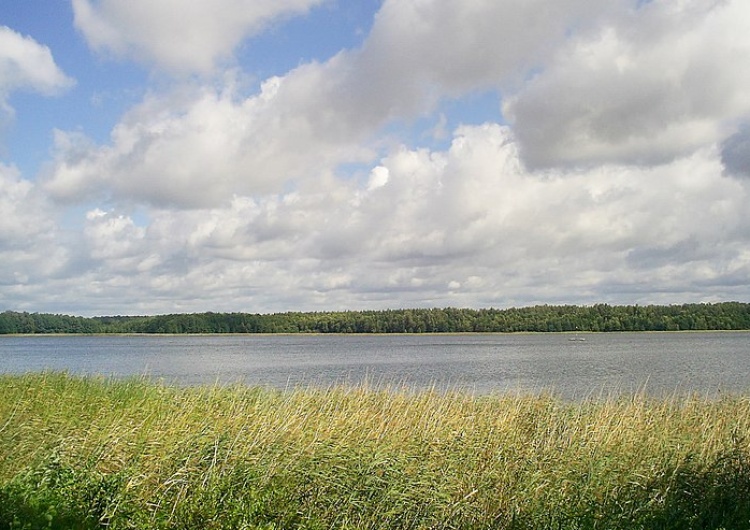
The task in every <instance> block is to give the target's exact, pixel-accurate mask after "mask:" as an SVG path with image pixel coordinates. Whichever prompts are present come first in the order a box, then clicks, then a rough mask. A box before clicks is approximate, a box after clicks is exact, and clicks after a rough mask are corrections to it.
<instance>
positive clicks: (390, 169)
mask: <svg viewBox="0 0 750 530" xmlns="http://www.w3.org/2000/svg"><path fill="white" fill-rule="evenodd" d="M318 3H319V2H311V1H302V0H300V1H289V2H268V3H263V2H260V3H258V2H253V3H251V4H252V6H250V5H249V4H248V3H247V2H242V1H240V0H234V1H230V0H227V1H226V2H222V4H221V6H217V4H216V3H207V2H206V3H202V2H197V3H195V5H194V6H193V7H192V8H191V9H188V10H186V11H185V13H184V18H183V19H182V20H181V24H180V27H175V24H174V23H173V22H172V19H171V18H170V17H169V16H168V15H170V14H171V13H172V12H173V11H174V9H175V6H174V5H172V3H171V2H168V1H162V2H149V3H143V2H116V1H114V0H102V1H100V2H92V1H89V0H74V1H73V7H74V10H75V16H76V26H77V27H78V28H79V30H80V31H81V32H82V34H83V35H84V36H85V38H86V41H87V42H88V43H89V45H90V46H91V48H92V49H93V50H94V51H96V52H102V51H104V52H109V53H112V54H113V55H114V56H116V57H119V58H134V59H135V60H137V61H144V62H145V63H146V64H148V65H149V66H150V67H151V68H155V69H157V70H158V71H161V73H163V74H164V75H167V76H172V77H171V81H170V82H167V83H163V84H159V83H155V84H154V85H153V86H152V87H151V88H150V89H149V90H148V93H147V95H146V96H145V97H144V98H143V99H142V101H140V102H139V103H138V104H137V105H135V106H133V107H132V108H131V109H129V110H128V111H127V112H126V113H125V114H124V115H123V116H122V117H121V119H120V120H119V123H117V124H116V125H115V126H114V127H113V128H112V131H111V134H110V138H109V140H108V141H106V142H103V143H102V142H96V141H94V140H92V139H91V138H90V137H88V136H87V135H86V134H85V132H82V131H63V130H58V131H56V132H55V140H54V145H53V147H52V155H51V160H50V162H49V164H48V165H47V167H46V169H45V170H44V171H43V172H42V174H41V175H40V176H39V177H38V178H37V179H35V180H31V179H24V178H22V177H21V176H19V175H18V174H17V172H14V169H13V168H12V167H10V166H9V167H5V168H4V169H3V173H2V176H3V178H2V180H0V185H1V187H0V211H2V213H3V217H4V220H3V222H5V223H8V226H9V230H11V231H12V230H15V231H17V232H18V233H20V234H24V235H23V236H22V237H19V238H18V240H17V241H15V242H14V241H12V240H10V239H9V240H7V241H6V240H3V241H2V245H3V247H2V248H3V250H2V252H3V253H4V254H5V253H6V252H8V253H10V254H8V255H10V256H14V258H13V259H11V260H4V261H3V262H2V265H0V269H2V275H3V277H5V278H15V280H12V281H10V283H8V284H7V285H6V287H4V289H6V290H7V292H8V293H12V296H13V298H12V299H13V300H15V305H16V306H17V307H15V308H17V309H24V308H31V309H48V310H59V311H67V312H76V313H87V314H111V313H113V312H127V313H156V312H173V311H203V310H219V311H229V310H243V311H264V312H265V311H284V310H313V309H363V308H382V307H404V306H421V307H424V306H447V305H451V306H473V307H484V306H495V307H507V306H510V305H526V304H532V303H595V302H611V303H676V302H693V301H719V300H727V299H746V298H747V297H748V295H750V246H749V245H748V243H750V242H749V241H748V239H750V236H749V235H748V234H750V219H748V214H747V212H748V211H750V209H749V208H748V206H749V204H748V201H749V200H750V198H749V197H748V183H749V182H750V181H748V179H747V177H748V176H749V175H750V169H748V160H750V148H749V147H748V146H749V145H750V143H749V142H748V123H750V96H749V95H748V91H747V89H746V87H747V86H748V85H749V83H748V82H750V6H748V5H747V4H746V3H745V2H742V1H740V0H733V1H732V0H726V1H710V0H685V1H681V2H668V1H658V0H655V1H652V2H646V3H644V2H636V1H625V0H611V1H606V2H591V1H586V0H565V1H559V2H549V1H543V0H534V1H530V2H523V3H519V2H510V1H508V2H505V1H501V2H498V1H489V0H471V1H466V2H449V1H444V0H429V1H416V0H414V1H412V0H408V1H405V0H398V1H388V0H387V1H385V2H384V3H383V4H382V5H381V6H380V8H379V10H378V12H377V14H376V15H375V18H374V20H373V24H372V28H371V30H370V32H369V34H368V35H367V37H366V38H365V39H364V41H363V42H362V45H361V46H360V47H358V48H356V49H341V50H340V51H339V52H338V53H336V54H335V55H333V56H331V57H330V58H329V59H327V60H325V61H321V62H309V63H302V64H299V65H298V66H297V67H296V68H293V69H291V70H290V71H288V72H287V73H285V74H284V75H280V76H276V77H271V78H268V79H264V80H262V81H261V82H259V83H258V84H257V88H255V85H252V84H250V85H248V84H247V83H246V82H245V81H246V77H247V75H248V72H246V71H243V65H241V64H238V63H237V60H236V57H233V53H234V52H235V51H236V50H237V48H238V46H240V44H241V43H242V42H244V41H246V40H247V39H248V38H249V37H251V36H253V35H255V34H258V33H260V32H263V31H264V30H266V28H268V27H270V26H272V25H273V24H275V23H281V22H279V21H280V20H284V19H286V18H287V17H291V16H304V14H305V13H307V12H308V11H309V10H311V9H314V8H315V7H316V6H317V5H318ZM191 5H192V4H191ZM219 7H221V9H220V8H219ZM186 35H190V38H187V36H186ZM0 49H1V48H0ZM26 70H28V71H29V72H32V71H34V70H35V69H34V67H33V61H32V62H28V64H27V66H26ZM185 73H188V74H196V73H197V74H200V76H202V77H199V78H195V77H192V78H189V79H186V78H185V77H184V75H185ZM45 79H46V78H45ZM50 79H53V81H47V84H48V85H49V86H50V87H53V88H59V87H62V86H64V85H65V78H64V77H62V78H60V77H59V76H58V77H54V76H53V77H51V78H50ZM35 83H37V85H35V86H39V87H44V86H47V85H45V84H44V83H42V82H39V81H36V82H35ZM19 86H20V85H19ZM249 87H250V88H249ZM10 88H11V89H16V86H15V85H14V86H13V87H10ZM478 92H483V93H487V92H490V93H492V94H495V97H496V101H497V108H498V109H499V110H500V111H501V112H502V116H503V119H502V120H501V121H499V122H498V121H485V122H474V123H461V121H460V119H459V120H455V119H454V120H453V121H452V122H451V123H450V124H447V123H445V120H444V119H443V126H444V127H450V135H449V137H450V141H449V143H447V144H444V145H443V144H438V143H433V142H432V141H431V140H430V141H428V140H424V138H425V136H424V135H425V134H427V130H426V129H425V130H423V131H420V133H421V134H422V135H421V136H420V135H416V137H415V135H414V134H413V133H410V132H408V131H410V130H411V131H413V130H414V128H418V127H420V126H419V124H420V123H423V122H430V124H431V125H430V127H432V126H433V125H434V123H435V119H436V117H437V116H438V115H440V114H441V113H443V112H444V111H445V109H446V108H448V107H451V108H453V107H456V106H460V104H461V102H462V101H464V100H465V99H467V98H470V97H471V96H472V95H473V94H476V93H478ZM443 118H444V114H443ZM410 128H411V129H410ZM19 201H20V202H21V203H22V204H23V203H25V204H27V205H30V206H33V205H41V204H42V203H43V204H44V208H46V209H47V210H46V211H52V212H55V213H54V214H50V215H49V216H42V219H41V220H40V222H38V223H33V222H32V221H31V220H30V219H28V215H29V213H28V212H29V211H30V208H29V207H24V208H16V207H15V206H13V205H14V204H17V203H18V202H19ZM35 201H38V202H35ZM41 207H42V206H36V208H41ZM32 211H33V209H32ZM38 211H41V210H38ZM70 212H78V213H77V214H76V215H74V221H73V222H71V221H70V220H69V218H70V216H71V215H72V214H71V213H70ZM66 216H67V217H66ZM65 219H68V220H67V221H66V220H65ZM29 224H35V225H36V226H37V230H36V231H29V230H28V229H24V228H23V227H24V226H27V225H29ZM39 227H41V228H39ZM14 245H15V247H14ZM14 248H16V249H17V250H13V249H14ZM42 249H44V250H42ZM13 252H15V254H13ZM35 252H36V253H37V254H34V253H35ZM44 256H54V259H51V260H49V259H45V257H44ZM37 261H38V262H40V263H41V262H44V263H46V264H47V265H46V269H43V270H42V268H40V267H39V266H38V265H36V263H37ZM32 264H33V265H32ZM25 270H32V271H36V272H33V274H28V273H25V272H23V271H25ZM44 290H47V291H49V292H56V293H60V296H59V298H55V297H52V298H51V299H48V300H47V301H45V302H44V304H45V305H44V307H42V308H40V307H38V305H39V304H40V303H41V302H40V300H41V299H40V298H39V293H40V292H42V291H44ZM72 292H75V301H74V302H73V301H71V299H70V297H69V296H68V298H67V299H66V295H69V294H70V293H72Z"/></svg>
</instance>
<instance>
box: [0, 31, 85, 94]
mask: <svg viewBox="0 0 750 530" xmlns="http://www.w3.org/2000/svg"><path fill="white" fill-rule="evenodd" d="M72 83H73V81H72V79H70V78H69V77H68V76H66V75H65V74H64V73H63V72H62V71H61V70H60V69H59V68H58V66H57V65H56V64H55V61H54V59H53V58H52V53H51V52H50V50H49V48H47V47H46V46H43V45H41V44H39V43H38V42H36V41H35V40H34V39H32V38H31V37H24V36H22V35H20V34H18V33H16V32H15V31H13V30H12V29H10V28H9V27H7V26H0V98H4V97H5V96H7V94H8V93H10V92H12V91H14V90H19V89H28V90H34V91H37V92H41V93H42V94H45V95H51V94H55V93H57V92H59V91H60V90H62V89H64V88H67V87H69V86H70V85H71V84H72Z"/></svg>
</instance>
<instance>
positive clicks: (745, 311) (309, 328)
mask: <svg viewBox="0 0 750 530" xmlns="http://www.w3.org/2000/svg"><path fill="white" fill-rule="evenodd" d="M747 329H750V304H749V303H741V302H723V303H716V304H683V305H670V306H658V305H647V306H639V305H625V306H612V305H608V304H596V305H593V306H573V305H565V306H552V305H539V306H533V307H525V308H511V309H457V308H443V309H395V310H382V311H341V312H308V313H303V312H289V313H275V314H253V313H211V312H208V313H192V314H173V315H156V316H105V317H91V318H85V317H76V316H68V315H51V314H44V313H27V312H15V311H5V312H3V313H0V334H33V333H461V332H500V333H511V332H564V331H576V330H578V331H685V330H747Z"/></svg>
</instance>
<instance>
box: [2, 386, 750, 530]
mask: <svg viewBox="0 0 750 530" xmlns="http://www.w3.org/2000/svg"><path fill="white" fill-rule="evenodd" d="M0 394H1V395H2V396H3V399H2V400H0V528H6V529H36V528H60V529H62V528H66V529H68V528H76V529H89V528H91V529H93V528H104V527H106V528H110V529H113V530H116V529H126V528H150V529H167V528H169V529H173V528H184V529H194V528H201V529H224V528H227V529H229V528H232V529H237V528H247V529H250V528H259V529H261V528H262V529H280V528H308V529H337V528H340V529H344V528H357V529H375V528H389V529H428V528H431V529H439V528H440V529H449V528H461V529H475V528H476V529H480V528H482V529H487V528H496V529H545V530H547V529H549V528H555V529H594V528H606V529H632V528H640V529H651V528H659V529H672V528H674V529H678V528H679V529H698V528H722V527H723V528H727V529H729V528H748V527H750V399H749V398H747V397H739V396H735V397H730V396H726V397H724V398H721V399H718V400H705V399H698V398H689V397H681V398H673V399H671V400H652V399H649V398H647V397H645V396H634V397H630V398H619V399H617V400H611V401H607V400H603V401H591V402H584V403H575V404H574V403H567V402H563V401H559V400H556V399H555V398H553V397H545V396H520V395H519V396H509V395H504V396H484V397H472V396H469V395H465V394H451V393H447V394H444V393H438V392H422V393H415V392H409V391H407V390H400V389H391V390H390V391H383V390H374V389H368V388H330V389H297V390H293V391H289V392H280V391H274V390H268V389H260V388H250V387H243V386H232V387H198V388H175V387H166V386H161V385H158V384H154V383H149V382H147V381H143V380H136V379H131V380H107V379H101V378H80V377H73V376H68V375H62V374H36V375H24V376H0Z"/></svg>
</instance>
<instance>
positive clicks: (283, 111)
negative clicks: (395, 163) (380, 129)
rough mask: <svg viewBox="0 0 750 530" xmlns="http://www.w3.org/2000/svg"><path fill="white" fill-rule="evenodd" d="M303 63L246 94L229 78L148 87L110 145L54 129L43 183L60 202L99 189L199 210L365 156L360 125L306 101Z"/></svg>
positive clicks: (308, 87) (311, 87) (309, 90)
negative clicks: (178, 87) (217, 83)
mask: <svg viewBox="0 0 750 530" xmlns="http://www.w3.org/2000/svg"><path fill="white" fill-rule="evenodd" d="M308 69H315V67H309V68H303V70H305V72H302V73H297V72H292V73H291V74H290V75H289V78H288V79H283V80H282V79H277V78H272V79H269V80H268V81H266V82H265V83H264V84H263V87H262V89H261V91H260V93H259V94H257V95H254V96H252V97H249V98H243V97H239V96H238V95H237V93H236V92H235V91H234V86H233V85H232V84H231V83H229V84H227V85H224V86H223V87H221V88H220V89H218V90H217V89H215V88H213V87H201V88H197V89H189V90H186V91H180V92H177V93H175V92H172V93H169V94H161V95H158V94H154V95H151V96H149V97H147V98H146V99H145V100H144V101H143V102H142V103H141V104H140V105H138V106H136V107H135V108H133V109H131V111H130V112H129V113H128V114H127V115H126V116H124V118H123V119H122V120H121V122H120V123H119V124H118V125H117V126H116V127H115V128H114V130H113V131H112V135H111V144H110V145H105V146H95V145H93V144H92V143H91V142H90V141H89V140H87V139H86V138H82V137H81V135H80V134H79V133H69V132H62V131H58V133H57V134H56V141H55V149H54V152H55V161H54V164H53V165H52V167H51V168H50V170H49V172H48V175H47V183H46V186H47V189H48V190H49V191H50V193H52V194H53V196H55V197H56V198H58V199H60V200H64V201H76V200H81V199H85V198H87V197H90V196H91V195H92V194H93V195H97V194H99V195H101V194H108V195H111V196H113V197H114V198H115V199H119V200H126V201H138V202H143V203H147V204H154V205H162V206H163V205H172V206H178V207H187V208H199V207H206V206H212V205H216V204H219V203H221V202H224V201H227V200H229V199H231V197H232V196H234V195H253V194H263V193H274V192H277V191H279V190H280V189H283V188H284V187H285V185H287V184H288V183H290V182H294V181H296V180H300V179H303V180H304V179H308V180H309V179H311V178H315V179H317V178H319V176H320V175H321V174H323V173H325V172H326V171H330V168H332V167H335V166H336V165H337V164H338V163H341V162H345V161H361V160H364V159H368V158H371V157H372V150H371V149H370V148H368V147H367V145H366V143H360V142H361V141H362V140H363V137H364V134H363V132H362V131H356V130H352V129H351V128H349V127H347V126H346V125H345V123H336V121H335V119H334V118H335V116H330V115H327V114H326V111H325V110H321V109H317V108H316V107H315V106H314V105H313V104H312V100H313V99H314V98H313V96H312V95H310V94H314V92H315V89H316V85H315V84H314V83H313V82H309V80H308V79H307V77H308V75H309V74H308V73H307V72H306V70H308ZM313 77H316V79H317V75H314V76H313Z"/></svg>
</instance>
